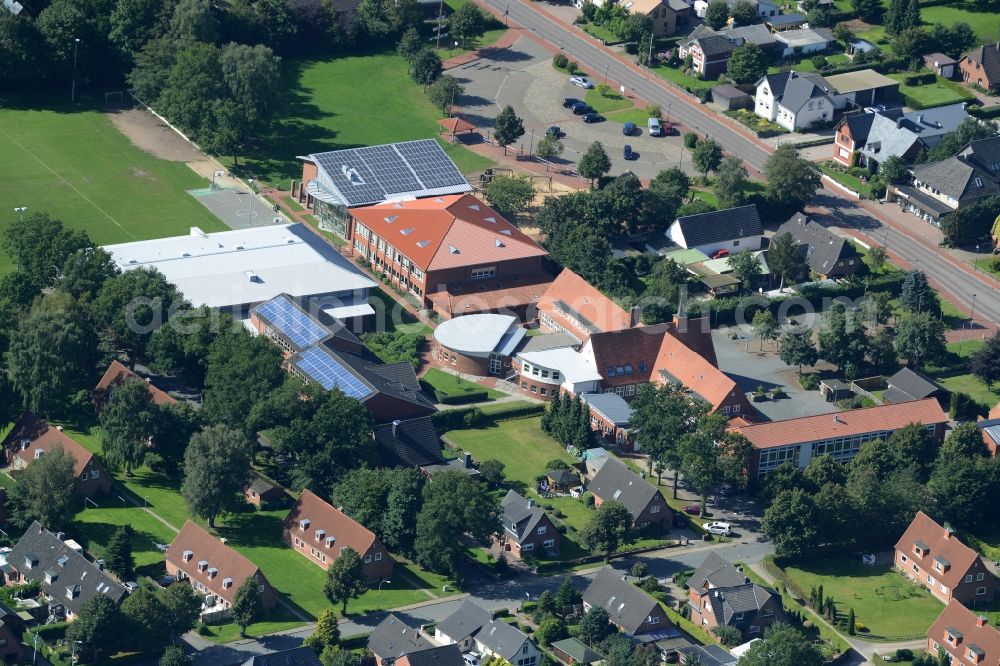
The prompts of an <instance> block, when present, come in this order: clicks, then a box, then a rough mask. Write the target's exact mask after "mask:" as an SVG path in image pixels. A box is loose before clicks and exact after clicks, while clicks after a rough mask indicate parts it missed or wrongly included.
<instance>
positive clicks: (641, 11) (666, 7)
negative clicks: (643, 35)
mask: <svg viewBox="0 0 1000 666" xmlns="http://www.w3.org/2000/svg"><path fill="white" fill-rule="evenodd" d="M620 6H621V7H623V8H624V9H625V11H626V12H628V13H629V14H638V15H640V16H645V17H648V18H649V20H650V22H652V24H653V35H654V36H656V37H669V36H671V35H673V34H674V33H675V32H676V31H677V28H678V27H683V26H685V25H687V24H688V22H689V21H690V20H691V17H692V16H693V15H694V10H693V9H692V8H691V5H689V4H688V3H687V2H685V1H684V0H625V2H624V4H622V5H620Z"/></svg>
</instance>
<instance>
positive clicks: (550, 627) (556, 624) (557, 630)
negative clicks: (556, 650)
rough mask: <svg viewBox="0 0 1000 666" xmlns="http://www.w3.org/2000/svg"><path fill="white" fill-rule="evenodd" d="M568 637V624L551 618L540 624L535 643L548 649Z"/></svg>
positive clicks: (556, 618)
mask: <svg viewBox="0 0 1000 666" xmlns="http://www.w3.org/2000/svg"><path fill="white" fill-rule="evenodd" d="M568 635H569V634H568V633H567V631H566V623H565V622H563V621H562V620H561V619H559V618H558V617H552V616H549V617H546V618H545V619H543V620H542V621H541V622H539V623H538V629H536V630H535V634H534V637H535V642H537V643H538V644H539V645H541V646H546V647H547V646H549V645H552V644H553V643H555V642H556V641H561V640H562V639H564V638H566V637H567V636H568Z"/></svg>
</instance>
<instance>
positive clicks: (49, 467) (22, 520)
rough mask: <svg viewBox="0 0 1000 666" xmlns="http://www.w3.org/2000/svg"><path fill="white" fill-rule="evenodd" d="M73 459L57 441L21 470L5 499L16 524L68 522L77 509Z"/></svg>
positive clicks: (57, 526)
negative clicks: (49, 449)
mask: <svg viewBox="0 0 1000 666" xmlns="http://www.w3.org/2000/svg"><path fill="white" fill-rule="evenodd" d="M75 462H76V461H75V460H74V459H73V456H72V455H70V454H68V453H66V452H65V451H64V450H63V448H62V445H61V444H57V445H56V446H55V447H54V448H53V449H52V450H51V451H47V452H46V453H45V455H44V456H42V457H41V458H39V459H38V460H35V461H34V462H32V463H31V464H30V465H28V467H27V469H25V470H24V471H23V472H21V473H20V475H19V476H18V477H17V483H15V484H14V486H13V487H12V488H11V490H10V496H9V500H8V501H9V504H10V511H11V519H12V520H13V522H14V524H15V525H17V526H18V527H21V528H26V527H28V526H29V525H31V523H32V521H35V520H37V521H38V522H39V523H41V524H42V525H44V526H45V527H46V528H47V529H50V530H59V529H65V528H66V527H68V526H69V523H70V521H71V520H72V518H73V514H75V513H76V510H77V504H76V502H77V500H76V496H75V494H74V488H75V485H76V472H75V471H74V469H75Z"/></svg>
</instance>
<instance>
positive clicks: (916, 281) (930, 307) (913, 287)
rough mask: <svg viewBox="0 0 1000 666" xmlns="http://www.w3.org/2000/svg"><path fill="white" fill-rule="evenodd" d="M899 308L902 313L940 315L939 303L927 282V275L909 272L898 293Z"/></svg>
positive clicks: (919, 272) (920, 272)
mask: <svg viewBox="0 0 1000 666" xmlns="http://www.w3.org/2000/svg"><path fill="white" fill-rule="evenodd" d="M899 307H900V310H902V311H903V312H910V313H921V312H930V313H931V314H933V315H938V314H940V313H941V302H940V300H939V299H938V295H937V294H936V293H934V290H933V289H931V286H930V284H928V282H927V275H926V274H924V273H923V272H922V271H909V272H907V274H906V277H904V278H903V286H902V289H901V291H900V293H899Z"/></svg>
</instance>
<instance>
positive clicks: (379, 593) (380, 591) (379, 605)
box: [375, 578, 392, 610]
mask: <svg viewBox="0 0 1000 666" xmlns="http://www.w3.org/2000/svg"><path fill="white" fill-rule="evenodd" d="M382 583H389V585H392V581H391V580H389V579H388V578H383V579H382V580H381V581H379V584H378V594H377V595H376V599H375V606H376V608H375V610H379V608H381V606H382V604H381V603H379V599H378V597H381V596H382Z"/></svg>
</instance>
